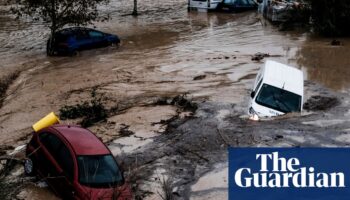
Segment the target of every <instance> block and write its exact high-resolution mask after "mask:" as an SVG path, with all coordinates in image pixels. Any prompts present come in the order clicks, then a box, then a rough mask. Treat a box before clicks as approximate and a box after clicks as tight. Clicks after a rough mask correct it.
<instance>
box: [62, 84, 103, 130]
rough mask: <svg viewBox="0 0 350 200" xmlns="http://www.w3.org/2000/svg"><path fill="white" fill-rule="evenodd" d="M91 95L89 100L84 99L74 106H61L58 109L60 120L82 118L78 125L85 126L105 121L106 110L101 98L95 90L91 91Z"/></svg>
mask: <svg viewBox="0 0 350 200" xmlns="http://www.w3.org/2000/svg"><path fill="white" fill-rule="evenodd" d="M91 96H92V100H91V101H90V102H88V101H85V102H83V103H81V104H76V105H74V106H63V107H62V108H61V109H60V118H61V119H62V120H65V119H78V118H82V121H81V122H80V125H81V126H82V127H85V128H86V127H89V126H92V125H93V124H95V123H97V122H100V121H106V119H107V117H108V114H107V113H108V111H107V109H106V108H105V107H104V105H103V104H102V99H101V98H97V97H96V94H95V91H92V93H91Z"/></svg>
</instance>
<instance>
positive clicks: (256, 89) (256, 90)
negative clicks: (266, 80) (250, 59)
mask: <svg viewBox="0 0 350 200" xmlns="http://www.w3.org/2000/svg"><path fill="white" fill-rule="evenodd" d="M262 80H263V79H261V80H260V81H259V83H258V85H257V86H256V88H255V90H254V92H255V93H257V92H258V89H259V88H260V85H261V83H262Z"/></svg>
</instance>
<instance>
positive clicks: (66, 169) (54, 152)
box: [24, 125, 132, 200]
mask: <svg viewBox="0 0 350 200" xmlns="http://www.w3.org/2000/svg"><path fill="white" fill-rule="evenodd" d="M26 156H27V159H26V160H25V162H24V171H25V173H26V174H27V175H38V176H39V177H40V178H43V179H44V180H45V181H46V182H47V183H48V185H49V186H50V188H51V189H52V190H53V191H54V192H55V194H56V195H57V196H59V197H61V198H62V199H77V200H78V199H80V200H83V199H89V200H90V199H91V200H93V199H96V200H97V199H118V200H129V199H130V200H131V199H132V194H131V190H130V187H129V185H128V184H127V183H126V182H125V180H124V177H123V173H122V171H121V169H120V168H119V166H118V164H117V162H116V161H115V159H114V157H113V155H112V154H111V152H110V150H109V149H108V148H107V147H106V146H105V145H104V144H103V143H102V142H101V141H100V140H99V139H98V138H97V137H96V136H95V135H94V134H93V133H92V132H90V131H89V130H86V129H83V128H81V127H78V126H68V125H53V126H50V127H48V128H44V129H42V130H40V131H39V132H37V133H34V134H33V137H32V138H31V140H30V142H29V143H28V145H27V149H26Z"/></svg>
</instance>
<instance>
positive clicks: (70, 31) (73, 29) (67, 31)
mask: <svg viewBox="0 0 350 200" xmlns="http://www.w3.org/2000/svg"><path fill="white" fill-rule="evenodd" d="M82 30H85V31H90V30H94V29H91V28H85V27H70V28H64V29H61V30H59V31H57V33H58V34H62V35H70V34H73V33H77V32H78V31H82ZM94 31H95V30H94Z"/></svg>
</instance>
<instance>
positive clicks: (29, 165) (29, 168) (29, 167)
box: [23, 158, 35, 176]
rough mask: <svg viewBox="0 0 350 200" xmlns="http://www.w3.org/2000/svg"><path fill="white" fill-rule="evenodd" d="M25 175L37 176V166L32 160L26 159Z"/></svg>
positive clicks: (24, 165)
mask: <svg viewBox="0 0 350 200" xmlns="http://www.w3.org/2000/svg"><path fill="white" fill-rule="evenodd" d="M23 168H24V173H25V174H26V175H27V176H34V175H35V165H34V162H33V160H32V159H30V158H26V159H25V160H24V163H23Z"/></svg>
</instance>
